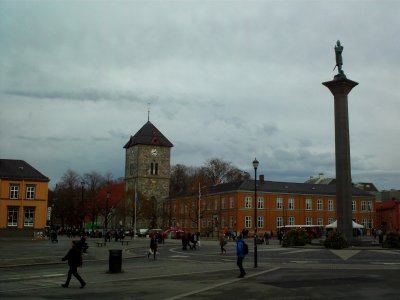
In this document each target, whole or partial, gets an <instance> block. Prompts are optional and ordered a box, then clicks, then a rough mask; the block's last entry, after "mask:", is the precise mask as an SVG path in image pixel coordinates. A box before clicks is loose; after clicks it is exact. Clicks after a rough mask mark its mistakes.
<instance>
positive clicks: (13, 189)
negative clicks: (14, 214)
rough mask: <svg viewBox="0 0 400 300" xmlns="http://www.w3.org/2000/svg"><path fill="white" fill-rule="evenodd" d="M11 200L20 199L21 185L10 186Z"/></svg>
mask: <svg viewBox="0 0 400 300" xmlns="http://www.w3.org/2000/svg"><path fill="white" fill-rule="evenodd" d="M10 199H19V185H18V184H11V185H10Z"/></svg>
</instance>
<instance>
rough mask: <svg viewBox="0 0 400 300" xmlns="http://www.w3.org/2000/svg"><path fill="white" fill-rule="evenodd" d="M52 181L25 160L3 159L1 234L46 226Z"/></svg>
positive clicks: (30, 231) (29, 231)
mask: <svg viewBox="0 0 400 300" xmlns="http://www.w3.org/2000/svg"><path fill="white" fill-rule="evenodd" d="M49 181H50V180H49V178H48V177H46V176H44V175H43V174H42V173H40V172H39V171H37V170H36V169H35V168H33V167H32V166H31V165H29V164H28V163H27V162H25V161H23V160H12V159H0V235H2V236H4V235H10V234H12V235H14V234H33V232H34V231H38V230H43V229H44V228H45V226H46V221H47V216H48V208H47V201H48V183H49Z"/></svg>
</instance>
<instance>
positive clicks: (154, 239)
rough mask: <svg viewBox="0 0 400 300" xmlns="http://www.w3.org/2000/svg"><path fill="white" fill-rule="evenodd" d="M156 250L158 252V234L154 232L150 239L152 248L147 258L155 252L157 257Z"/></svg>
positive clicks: (154, 255) (154, 254) (154, 256)
mask: <svg viewBox="0 0 400 300" xmlns="http://www.w3.org/2000/svg"><path fill="white" fill-rule="evenodd" d="M156 252H157V235H156V234H153V236H152V237H151V240H150V250H149V253H148V254H147V258H150V254H153V258H154V259H156Z"/></svg>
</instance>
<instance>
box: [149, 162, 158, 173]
mask: <svg viewBox="0 0 400 300" xmlns="http://www.w3.org/2000/svg"><path fill="white" fill-rule="evenodd" d="M150 174H151V175H158V163H153V162H152V163H151V164H150Z"/></svg>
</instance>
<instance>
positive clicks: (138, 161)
mask: <svg viewBox="0 0 400 300" xmlns="http://www.w3.org/2000/svg"><path fill="white" fill-rule="evenodd" d="M173 146H174V145H173V144H172V143H171V142H170V141H169V140H168V139H167V138H166V137H165V136H164V135H163V134H162V133H161V132H160V131H159V130H158V129H157V128H156V127H155V126H154V125H153V124H152V123H151V122H150V121H147V123H146V124H144V125H143V127H142V128H141V129H140V130H139V131H138V132H137V133H136V134H135V135H134V136H131V137H130V139H129V141H128V142H127V143H126V144H125V146H124V148H125V190H126V191H128V190H130V191H134V190H135V187H136V191H137V192H138V193H139V192H140V193H141V194H143V195H144V196H145V197H146V198H147V199H148V200H151V201H152V202H153V203H154V202H155V203H159V202H160V201H161V200H162V199H164V198H165V197H168V195H169V180H170V168H171V165H170V160H171V148H172V147H173Z"/></svg>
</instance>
